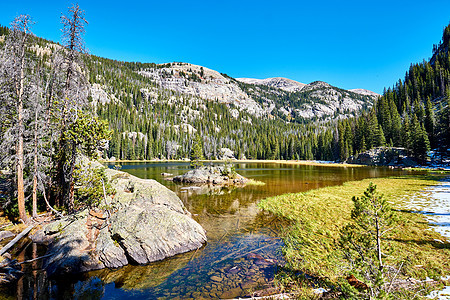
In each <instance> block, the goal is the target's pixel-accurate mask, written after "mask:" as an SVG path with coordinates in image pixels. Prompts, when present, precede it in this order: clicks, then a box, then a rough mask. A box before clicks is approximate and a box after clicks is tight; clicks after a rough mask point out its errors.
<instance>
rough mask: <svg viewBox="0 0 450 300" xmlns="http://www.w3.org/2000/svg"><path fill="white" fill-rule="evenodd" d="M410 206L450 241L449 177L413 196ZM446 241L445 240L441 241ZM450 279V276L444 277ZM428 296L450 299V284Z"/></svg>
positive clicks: (433, 228)
mask: <svg viewBox="0 0 450 300" xmlns="http://www.w3.org/2000/svg"><path fill="white" fill-rule="evenodd" d="M408 208H409V209H411V210H413V211H415V212H417V213H420V214H424V215H425V217H426V218H427V220H428V222H429V223H430V225H431V229H432V230H435V231H436V232H438V233H440V234H441V235H442V237H443V238H446V239H447V242H450V179H449V178H447V180H446V181H443V182H442V183H441V184H439V185H436V186H432V187H430V188H428V189H427V190H426V191H425V192H424V193H423V194H422V195H420V196H417V197H413V198H412V199H411V202H410V204H409V205H408ZM439 242H442V243H445V241H439ZM442 279H443V280H449V279H450V276H446V277H445V278H442ZM427 298H430V299H439V300H444V299H447V300H448V299H450V286H445V287H444V289H443V290H440V291H432V292H431V293H430V294H429V295H428V296H427Z"/></svg>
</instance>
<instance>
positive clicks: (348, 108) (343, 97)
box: [138, 63, 379, 121]
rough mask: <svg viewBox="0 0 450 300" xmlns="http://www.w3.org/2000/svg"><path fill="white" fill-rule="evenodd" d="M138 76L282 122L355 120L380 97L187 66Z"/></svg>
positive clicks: (159, 67)
mask: <svg viewBox="0 0 450 300" xmlns="http://www.w3.org/2000/svg"><path fill="white" fill-rule="evenodd" d="M138 73H139V74H141V75H143V76H146V77H148V78H149V79H151V80H153V81H154V82H156V83H157V84H158V85H159V86H160V87H161V88H163V89H169V90H172V91H175V92H177V93H180V94H187V95H190V96H195V97H199V98H202V99H206V100H209V101H218V102H220V103H227V104H232V105H233V106H235V107H236V108H237V109H238V110H240V111H246V112H248V113H250V114H252V115H255V116H257V117H280V118H282V119H284V120H287V121H292V120H297V121H305V120H308V119H309V120H313V119H314V120H317V119H319V120H331V119H339V118H347V117H350V116H355V115H357V114H358V113H359V112H360V111H361V110H364V109H367V108H370V107H371V106H372V104H373V101H374V100H375V99H376V98H377V97H378V96H379V95H378V94H376V93H373V92H370V91H367V92H360V90H357V92H353V91H345V90H342V89H339V88H336V87H333V86H331V85H329V84H326V83H322V82H314V83H311V84H308V85H306V84H303V83H300V82H297V81H294V80H291V79H286V78H282V77H276V78H267V79H261V80H260V79H252V78H238V79H234V78H231V77H229V76H227V75H226V74H221V73H219V72H217V71H214V70H211V69H208V68H206V67H202V66H197V65H192V64H188V63H168V64H161V65H154V66H152V67H150V68H145V69H142V70H139V71H138ZM361 91H363V90H361ZM364 91H365V90H364Z"/></svg>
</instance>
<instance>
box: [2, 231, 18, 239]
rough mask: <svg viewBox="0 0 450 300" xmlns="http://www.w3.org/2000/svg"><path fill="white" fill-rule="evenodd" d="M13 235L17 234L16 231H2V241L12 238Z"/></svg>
mask: <svg viewBox="0 0 450 300" xmlns="http://www.w3.org/2000/svg"><path fill="white" fill-rule="evenodd" d="M13 236H16V235H15V234H14V233H12V232H11V231H7V230H3V231H0V241H3V240H4V239H7V238H11V237H13Z"/></svg>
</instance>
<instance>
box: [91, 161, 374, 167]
mask: <svg viewBox="0 0 450 300" xmlns="http://www.w3.org/2000/svg"><path fill="white" fill-rule="evenodd" d="M99 162H100V163H105V164H114V163H171V162H173V163H180V162H181V163H189V162H190V161H188V160H180V159H174V160H167V159H161V160H154V159H151V160H138V159H136V160H112V161H110V160H99ZM201 162H202V163H225V162H226V163H233V164H250V163H264V164H288V165H304V166H327V167H342V168H361V167H371V166H366V165H357V164H347V163H337V162H332V161H319V160H270V159H262V160H258V159H233V160H218V159H217V160H201Z"/></svg>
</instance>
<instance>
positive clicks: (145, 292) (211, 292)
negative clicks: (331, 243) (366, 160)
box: [2, 163, 413, 299]
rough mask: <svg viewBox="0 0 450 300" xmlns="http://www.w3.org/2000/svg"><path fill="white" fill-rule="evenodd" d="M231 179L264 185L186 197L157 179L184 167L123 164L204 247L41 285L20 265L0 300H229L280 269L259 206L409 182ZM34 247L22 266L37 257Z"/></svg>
mask: <svg viewBox="0 0 450 300" xmlns="http://www.w3.org/2000/svg"><path fill="white" fill-rule="evenodd" d="M235 167H236V171H237V172H238V173H239V174H241V175H243V176H245V177H248V178H253V179H255V180H259V181H262V182H264V183H265V185H263V186H247V187H244V188H212V189H210V188H205V187H202V188H200V189H186V186H183V185H179V184H175V183H173V182H171V181H166V180H164V177H163V176H162V175H161V173H163V172H164V173H172V174H174V175H178V174H182V173H184V172H186V171H187V170H188V169H189V164H188V163H137V164H136V163H129V164H123V165H122V170H123V171H125V172H128V173H130V174H132V175H135V176H138V177H140V178H149V179H155V180H157V181H159V182H160V183H162V184H163V185H165V186H167V187H168V188H170V189H171V190H173V191H175V192H176V193H177V194H178V195H179V196H180V198H181V199H182V201H183V202H184V204H185V206H186V208H187V209H188V210H189V211H190V212H191V213H192V214H193V217H194V218H195V219H196V220H197V221H198V222H199V223H200V224H201V225H202V226H203V227H204V228H205V229H206V231H207V237H208V242H207V244H206V245H205V246H204V247H202V248H201V249H198V250H197V251H192V252H189V253H185V254H181V255H177V256H175V257H173V258H170V259H166V260H163V261H160V262H155V263H151V264H149V265H146V266H126V267H123V268H120V269H118V270H108V269H106V270H100V271H94V272H90V273H86V274H82V275H77V276H73V277H65V278H53V279H51V280H49V279H47V278H46V276H45V272H43V271H42V270H40V266H39V263H38V262H37V263H34V264H33V265H32V264H26V265H24V271H25V272H26V275H25V276H24V277H23V278H22V279H21V280H20V281H19V283H18V284H17V286H12V287H10V288H9V289H7V290H4V291H2V293H3V295H5V296H6V295H7V294H9V295H10V296H13V297H14V296H16V295H20V296H21V297H24V298H30V299H33V298H39V299H63V298H64V299H70V298H76V299H132V298H134V299H135V298H139V299H142V298H143V299H156V298H163V299H164V298H165V299H174V298H195V299H201V298H233V297H240V296H246V295H250V294H251V293H252V292H253V291H255V290H258V289H261V288H264V287H266V286H268V285H270V283H271V281H272V279H273V277H274V276H275V273H276V271H277V269H278V268H279V267H280V266H282V265H283V259H282V255H281V247H282V245H283V242H282V240H281V239H280V238H279V237H278V236H279V235H280V232H281V231H282V230H283V228H286V227H287V226H288V225H287V224H286V223H285V222H283V221H281V220H279V219H277V218H276V217H274V216H272V215H270V214H267V213H265V212H262V211H261V210H259V209H258V207H257V202H258V201H259V200H260V199H263V198H266V197H270V196H275V195H280V194H284V193H293V192H303V191H307V190H311V189H316V188H320V187H325V186H331V185H338V184H342V183H343V182H345V181H351V180H360V179H364V178H371V177H372V178H373V177H386V176H397V175H406V174H413V173H411V172H405V171H400V170H392V169H388V168H344V167H342V168H341V167H328V166H305V165H290V164H273V163H251V164H248V163H247V164H236V166H235ZM42 251H45V249H42V248H39V247H38V246H35V245H32V244H30V245H28V246H26V248H25V250H21V254H20V255H21V256H22V257H23V259H26V258H31V257H36V256H38V255H42Z"/></svg>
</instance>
